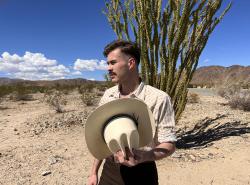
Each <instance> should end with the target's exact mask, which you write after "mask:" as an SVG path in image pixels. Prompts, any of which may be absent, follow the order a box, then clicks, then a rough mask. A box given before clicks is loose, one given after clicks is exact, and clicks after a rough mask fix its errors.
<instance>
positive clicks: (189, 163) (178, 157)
mask: <svg viewBox="0 0 250 185" xmlns="http://www.w3.org/2000/svg"><path fill="white" fill-rule="evenodd" d="M197 92H198V94H199V97H200V101H199V102H198V103H193V104H191V103H188V104H187V106H186V108H185V111H184V113H183V115H182V117H181V119H180V121H179V122H178V124H177V128H176V132H177V136H178V139H179V140H178V142H177V148H178V149H177V150H176V152H175V153H174V154H173V155H172V156H171V157H168V158H165V159H163V160H160V161H157V166H158V172H159V184H160V185H199V184H202V185H247V184H250V112H244V111H241V110H232V109H231V108H230V107H229V106H228V105H227V101H226V100H225V99H223V98H221V97H219V96H217V95H216V94H214V93H210V92H206V91H199V90H198V91H197ZM33 97H34V100H32V101H11V100H8V99H7V98H6V100H4V101H3V102H2V103H1V104H0V184H1V185H29V184H32V185H35V184H37V185H82V184H86V180H87V177H88V174H89V171H90V168H91V165H92V160H93V158H92V156H91V155H90V154H89V152H88V150H87V148H86V144H85V139H84V123H85V120H86V118H87V116H88V115H89V113H90V112H91V111H93V110H94V109H95V106H85V105H84V104H83V103H82V102H81V100H80V95H79V94H78V93H77V92H72V93H70V94H68V95H66V98H67V101H68V103H67V105H66V106H65V107H64V110H65V112H64V113H56V112H55V110H53V109H52V108H51V107H49V106H48V104H46V103H45V102H43V94H34V95H33ZM100 171H101V170H100Z"/></svg>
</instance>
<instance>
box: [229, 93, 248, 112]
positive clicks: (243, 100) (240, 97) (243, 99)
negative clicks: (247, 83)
mask: <svg viewBox="0 0 250 185" xmlns="http://www.w3.org/2000/svg"><path fill="white" fill-rule="evenodd" d="M228 104H229V106H230V107H231V108H233V109H240V110H244V111H250V90H243V89H241V90H240V91H239V92H237V93H235V94H234V95H232V96H230V98H229V101H228Z"/></svg>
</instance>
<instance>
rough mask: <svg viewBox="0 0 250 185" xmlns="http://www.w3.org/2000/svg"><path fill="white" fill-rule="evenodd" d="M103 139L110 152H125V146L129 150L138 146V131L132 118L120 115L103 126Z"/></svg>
mask: <svg viewBox="0 0 250 185" xmlns="http://www.w3.org/2000/svg"><path fill="white" fill-rule="evenodd" d="M103 135H104V140H105V142H106V144H107V146H108V148H109V150H110V151H111V152H112V153H116V152H117V151H118V150H121V151H122V152H123V153H125V147H128V148H129V149H130V150H132V148H138V147H139V133H138V130H137V126H136V123H135V122H134V120H133V119H131V118H129V117H126V116H122V117H116V118H114V119H112V120H111V121H109V122H108V124H107V125H106V126H105V128H104V133H103Z"/></svg>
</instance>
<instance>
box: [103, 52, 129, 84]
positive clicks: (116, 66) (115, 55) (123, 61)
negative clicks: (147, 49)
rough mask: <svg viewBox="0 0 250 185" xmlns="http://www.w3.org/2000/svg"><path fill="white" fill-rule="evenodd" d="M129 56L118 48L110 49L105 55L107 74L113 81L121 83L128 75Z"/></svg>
mask: <svg viewBox="0 0 250 185" xmlns="http://www.w3.org/2000/svg"><path fill="white" fill-rule="evenodd" d="M129 59H130V57H129V56H127V55H126V54H124V53H122V52H121V51H120V49H119V48H117V49H115V50H113V51H111V52H110V53H109V54H108V56H107V60H108V61H107V63H108V72H109V76H110V78H111V80H112V82H114V83H123V82H124V81H126V80H127V79H128V77H129V74H130V71H129V66H130V65H129Z"/></svg>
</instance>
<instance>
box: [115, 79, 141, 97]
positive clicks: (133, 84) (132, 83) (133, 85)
mask: <svg viewBox="0 0 250 185" xmlns="http://www.w3.org/2000/svg"><path fill="white" fill-rule="evenodd" d="M139 85H140V78H139V77H137V78H134V79H131V80H128V81H126V82H125V83H122V84H119V86H120V93H121V95H124V96H126V95H129V94H131V93H132V92H134V91H135V90H136V89H137V87H138V86H139Z"/></svg>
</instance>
